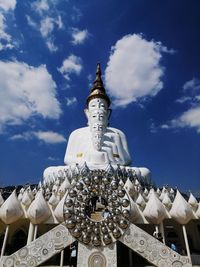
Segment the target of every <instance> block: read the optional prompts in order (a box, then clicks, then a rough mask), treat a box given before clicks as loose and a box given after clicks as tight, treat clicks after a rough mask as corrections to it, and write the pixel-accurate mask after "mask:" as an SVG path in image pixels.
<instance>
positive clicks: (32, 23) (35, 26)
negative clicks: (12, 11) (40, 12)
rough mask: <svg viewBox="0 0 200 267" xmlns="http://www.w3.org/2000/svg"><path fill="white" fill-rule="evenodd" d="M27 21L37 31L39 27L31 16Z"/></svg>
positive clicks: (27, 17) (27, 16)
mask: <svg viewBox="0 0 200 267" xmlns="http://www.w3.org/2000/svg"><path fill="white" fill-rule="evenodd" d="M26 19H27V22H28V25H29V26H31V27H33V28H35V29H37V27H38V25H37V23H36V22H35V21H34V20H33V19H32V18H31V17H30V16H29V15H26Z"/></svg>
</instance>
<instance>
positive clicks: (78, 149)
mask: <svg viewBox="0 0 200 267" xmlns="http://www.w3.org/2000/svg"><path fill="white" fill-rule="evenodd" d="M109 107H110V99H109V97H108V95H107V94H106V91H105V88H104V85H103V82H102V79H101V69H100V65H99V64H98V65H97V71H96V79H95V81H94V83H93V87H92V89H91V92H90V94H89V96H88V98H87V101H86V109H85V114H86V117H87V119H88V126H87V127H83V128H80V129H77V130H75V131H73V132H72V133H71V135H70V136H69V140H68V144H67V149H66V152H65V158H64V162H65V164H66V165H64V166H52V167H48V168H47V169H45V171H44V175H43V176H44V181H46V182H47V181H52V179H54V178H55V177H58V176H59V172H62V171H66V170H67V169H70V168H71V167H72V168H73V167H75V166H76V164H79V166H82V165H83V164H84V163H86V164H87V166H88V167H89V168H90V169H95V168H96V169H98V168H102V169H105V168H106V167H107V166H108V164H112V166H113V167H115V166H117V165H120V166H127V167H126V168H128V169H131V170H134V171H135V172H136V174H137V176H138V177H143V178H144V177H149V175H150V171H149V170H148V169H146V168H137V167H129V166H130V164H131V157H130V154H129V151H128V146H127V141H126V137H125V135H124V133H123V132H122V131H120V130H119V129H116V128H113V127H109V126H108V122H109V118H110V115H111V109H110V108H109Z"/></svg>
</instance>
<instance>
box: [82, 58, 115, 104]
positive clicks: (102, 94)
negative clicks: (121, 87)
mask: <svg viewBox="0 0 200 267" xmlns="http://www.w3.org/2000/svg"><path fill="white" fill-rule="evenodd" d="M94 98H103V99H105V100H106V102H107V104H108V107H109V106H110V99H109V97H108V95H107V94H106V91H105V88H104V85H103V81H102V79H101V66H100V63H98V64H97V70H96V78H95V80H94V82H93V86H92V89H91V92H90V95H89V96H88V98H87V106H88V104H89V102H90V100H92V99H94Z"/></svg>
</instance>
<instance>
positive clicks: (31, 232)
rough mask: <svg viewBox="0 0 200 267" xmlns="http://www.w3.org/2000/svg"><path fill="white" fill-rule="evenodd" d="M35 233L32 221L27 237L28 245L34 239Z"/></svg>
mask: <svg viewBox="0 0 200 267" xmlns="http://www.w3.org/2000/svg"><path fill="white" fill-rule="evenodd" d="M33 234H34V224H32V222H30V224H29V229H28V238H27V245H28V244H29V243H30V242H31V241H33Z"/></svg>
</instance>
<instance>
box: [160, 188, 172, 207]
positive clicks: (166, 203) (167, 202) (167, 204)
mask: <svg viewBox="0 0 200 267" xmlns="http://www.w3.org/2000/svg"><path fill="white" fill-rule="evenodd" d="M162 203H163V205H164V206H165V207H166V208H167V209H168V210H169V209H170V208H171V206H172V202H171V199H170V197H169V193H168V192H166V193H165V195H164V197H163V200H162Z"/></svg>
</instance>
